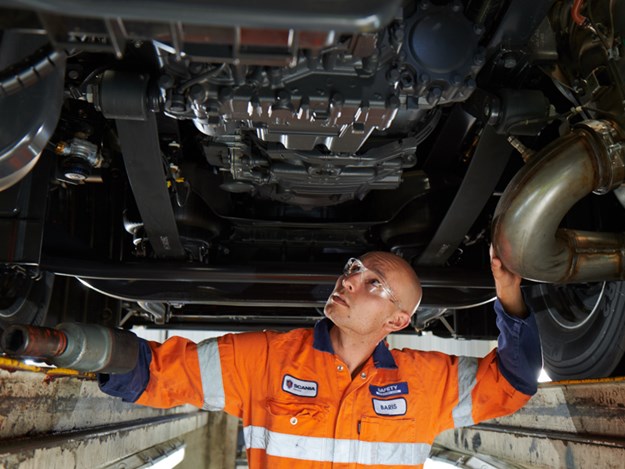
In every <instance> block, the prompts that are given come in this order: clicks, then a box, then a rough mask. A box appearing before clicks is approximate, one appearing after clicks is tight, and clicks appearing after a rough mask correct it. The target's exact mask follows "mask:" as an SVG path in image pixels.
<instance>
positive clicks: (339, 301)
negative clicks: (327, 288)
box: [330, 293, 348, 306]
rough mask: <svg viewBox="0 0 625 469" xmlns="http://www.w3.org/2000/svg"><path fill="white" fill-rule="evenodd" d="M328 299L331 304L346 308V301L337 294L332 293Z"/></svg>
mask: <svg viewBox="0 0 625 469" xmlns="http://www.w3.org/2000/svg"><path fill="white" fill-rule="evenodd" d="M330 299H331V300H332V302H333V303H337V304H339V305H343V306H348V304H347V301H345V299H344V298H343V297H342V296H341V295H339V294H338V293H332V295H331V296H330Z"/></svg>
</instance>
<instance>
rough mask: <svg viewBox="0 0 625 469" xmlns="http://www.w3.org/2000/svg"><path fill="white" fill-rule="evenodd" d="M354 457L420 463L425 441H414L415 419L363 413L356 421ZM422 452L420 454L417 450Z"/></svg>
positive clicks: (367, 460) (369, 461) (426, 449)
mask: <svg viewBox="0 0 625 469" xmlns="http://www.w3.org/2000/svg"><path fill="white" fill-rule="evenodd" d="M359 440H360V441H359V442H358V459H359V461H361V462H362V463H363V464H386V465H391V466H402V467H404V465H415V464H423V462H424V461H425V458H424V457H423V456H424V455H425V456H427V453H428V452H429V446H428V445H424V446H422V445H420V444H419V443H418V442H417V420H416V419H414V418H406V417H378V416H363V417H362V419H361V420H360V422H359ZM421 453H424V454H421Z"/></svg>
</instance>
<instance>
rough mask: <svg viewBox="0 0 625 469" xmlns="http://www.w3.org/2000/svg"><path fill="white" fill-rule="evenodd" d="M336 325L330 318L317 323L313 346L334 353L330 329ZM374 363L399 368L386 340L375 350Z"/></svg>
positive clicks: (380, 366) (376, 365) (393, 368)
mask: <svg viewBox="0 0 625 469" xmlns="http://www.w3.org/2000/svg"><path fill="white" fill-rule="evenodd" d="M332 326H334V324H332V321H330V320H329V319H328V318H323V319H322V320H321V321H319V322H318V323H317V324H316V325H315V331H314V335H313V348H314V349H315V350H319V351H320V352H328V353H331V354H333V355H334V349H333V348H332V342H331V341H330V329H331V328H332ZM372 356H373V364H374V365H375V367H376V368H389V369H391V370H395V369H397V364H396V363H395V359H394V358H393V355H392V354H391V352H390V350H389V349H388V348H387V347H386V344H385V343H384V341H383V340H382V341H380V343H379V344H378V345H376V347H375V349H374V350H373V355H372Z"/></svg>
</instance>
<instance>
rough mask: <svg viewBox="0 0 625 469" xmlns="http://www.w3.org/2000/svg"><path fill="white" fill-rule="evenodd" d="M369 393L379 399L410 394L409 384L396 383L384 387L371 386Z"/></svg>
mask: <svg viewBox="0 0 625 469" xmlns="http://www.w3.org/2000/svg"><path fill="white" fill-rule="evenodd" d="M369 391H371V395H373V396H377V397H391V396H401V395H402V394H408V383H406V382H405V381H404V382H401V383H394V384H385V385H384V386H373V385H371V384H370V385H369Z"/></svg>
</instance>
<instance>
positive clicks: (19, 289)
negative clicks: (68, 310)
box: [0, 270, 54, 328]
mask: <svg viewBox="0 0 625 469" xmlns="http://www.w3.org/2000/svg"><path fill="white" fill-rule="evenodd" d="M53 284H54V274H52V273H50V272H43V273H42V274H41V275H40V276H39V277H38V278H36V279H33V278H32V277H31V276H29V275H28V273H26V272H19V271H10V270H4V271H0V327H2V328H5V327H6V326H8V325H11V324H31V325H35V326H39V325H42V324H43V323H44V321H45V319H46V314H47V312H48V307H49V305H50V298H51V296H52V287H53Z"/></svg>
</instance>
